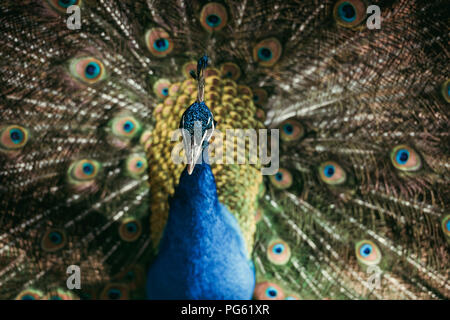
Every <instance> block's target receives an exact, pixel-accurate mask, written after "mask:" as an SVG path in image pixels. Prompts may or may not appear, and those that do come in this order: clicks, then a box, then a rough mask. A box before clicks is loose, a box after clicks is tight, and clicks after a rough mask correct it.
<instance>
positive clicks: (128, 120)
mask: <svg viewBox="0 0 450 320" xmlns="http://www.w3.org/2000/svg"><path fill="white" fill-rule="evenodd" d="M111 127H112V132H113V134H114V135H115V136H117V137H121V138H127V139H132V138H134V137H136V136H137V135H138V134H139V133H140V132H141V129H142V127H141V123H140V122H139V121H137V120H136V119H135V118H134V117H132V116H118V117H116V118H114V119H113V121H112V124H111Z"/></svg>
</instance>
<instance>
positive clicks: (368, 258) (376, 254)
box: [355, 240, 381, 266]
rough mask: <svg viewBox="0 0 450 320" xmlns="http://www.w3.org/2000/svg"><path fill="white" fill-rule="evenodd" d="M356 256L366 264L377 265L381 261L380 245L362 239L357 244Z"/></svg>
mask: <svg viewBox="0 0 450 320" xmlns="http://www.w3.org/2000/svg"><path fill="white" fill-rule="evenodd" d="M355 252H356V258H357V259H358V261H359V262H361V263H362V264H364V265H367V266H369V265H375V264H378V263H379V262H380V261H381V252H380V249H379V248H378V246H377V245H376V244H375V243H374V242H372V241H370V240H362V241H360V242H358V243H357V244H356V245H355Z"/></svg>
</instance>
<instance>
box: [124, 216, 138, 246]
mask: <svg viewBox="0 0 450 320" xmlns="http://www.w3.org/2000/svg"><path fill="white" fill-rule="evenodd" d="M141 234H142V227H141V223H140V222H139V221H138V220H136V219H133V218H128V219H125V220H123V221H122V223H121V224H120V227H119V235H120V238H121V239H122V240H123V241H126V242H133V241H136V240H137V239H138V238H139V237H140V236H141Z"/></svg>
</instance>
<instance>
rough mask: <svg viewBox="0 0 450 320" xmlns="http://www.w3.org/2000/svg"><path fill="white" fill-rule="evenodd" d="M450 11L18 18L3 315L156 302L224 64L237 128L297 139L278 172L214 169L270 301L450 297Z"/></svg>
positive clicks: (383, 4) (5, 191) (51, 7)
mask: <svg viewBox="0 0 450 320" xmlns="http://www.w3.org/2000/svg"><path fill="white" fill-rule="evenodd" d="M369 4H373V5H377V6H379V8H380V9H381V18H382V19H381V25H380V29H370V28H368V27H367V25H368V24H369V19H370V14H368V13H367V8H368V6H369ZM70 5H76V6H78V7H79V10H80V17H81V20H80V28H79V29H73V28H68V26H67V23H68V21H67V19H68V17H69V16H70V14H68V13H67V8H68V7H69V6H70ZM446 7H447V9H448V4H446V3H444V2H442V1H437V0H436V1H434V0H430V1H427V2H426V3H424V2H422V1H418V0H417V1H415V0H413V1H410V0H377V1H372V2H371V3H368V1H365V0H345V1H344V0H324V1H277V0H273V1H262V0H258V1H257V0H245V1H233V0H226V1H219V0H218V1H217V2H207V1H185V0H176V1H160V0H155V1H141V0H139V1H113V0H100V1H92V0H69V1H56V0H42V1H38V0H23V1H20V2H18V1H13V0H6V1H1V3H0V12H1V15H0V30H1V33H2V37H0V48H1V49H0V163H1V165H0V179H1V183H0V208H1V209H0V298H1V299H142V298H145V284H146V270H147V269H148V267H149V266H150V265H152V262H153V261H154V259H155V257H156V256H157V255H158V244H159V241H160V239H161V237H162V234H163V231H164V228H165V225H166V221H167V219H168V214H169V203H170V198H171V196H172V195H173V194H174V190H175V187H176V186H177V184H178V182H179V177H180V174H181V172H182V170H183V168H184V165H181V164H179V165H177V164H175V163H174V162H173V161H171V153H172V151H173V148H174V146H175V145H177V141H171V135H172V131H173V130H174V129H177V128H178V125H179V122H180V118H181V115H182V114H183V112H184V110H185V109H186V108H187V107H188V106H189V105H190V104H191V103H192V102H193V101H194V100H195V98H196V97H197V91H196V82H195V80H193V79H190V71H192V70H195V68H196V63H195V62H193V61H195V60H196V59H197V58H198V57H199V56H200V55H202V54H204V53H205V52H206V53H207V54H208V56H209V57H210V66H209V67H208V69H206V79H205V89H206V90H205V102H206V103H207V105H208V106H209V107H210V109H211V111H212V113H213V114H214V118H215V119H216V120H217V129H218V130H220V131H221V132H223V133H224V132H225V131H226V129H232V128H241V129H264V128H266V129H279V138H280V145H279V147H280V159H279V160H280V168H279V170H278V171H277V173H275V174H273V175H269V176H263V175H262V174H261V167H262V164H261V163H259V162H258V163H256V164H250V163H248V162H247V163H245V164H243V165H240V164H227V163H223V164H212V171H213V173H214V177H215V179H216V184H217V191H218V195H219V200H220V202H222V203H223V204H224V205H225V206H226V207H227V208H228V210H229V211H230V212H231V213H232V214H233V215H234V216H235V217H236V218H237V220H238V223H239V226H240V228H241V231H242V233H243V235H244V238H245V241H246V244H247V250H248V251H249V252H248V253H249V256H250V257H251V259H252V261H253V263H254V266H255V272H256V287H255V291H254V298H255V299H448V298H449V297H450V283H449V270H450V268H449V245H450V231H449V230H450V222H449V220H450V216H449V199H450V194H449V190H450V188H449V181H450V179H449V163H450V149H449V145H450V144H449V141H450V140H449V134H448V132H449V125H448V123H449V121H448V114H449V112H448V106H449V102H450V90H449V88H450V79H449V74H450V72H449V68H448V66H447V62H448V57H449V50H448V42H449V41H448V40H449V38H448V32H447V31H448V27H447V20H448V17H447V12H448V10H447V9H445V8H446ZM366 22H367V23H366ZM212 146H218V142H212ZM225 147H226V148H225V150H226V149H227V148H232V147H233V148H234V147H235V144H234V143H233V144H232V145H231V146H230V145H226V146H225ZM212 149H214V148H212ZM213 152H214V151H212V153H213ZM246 152H248V145H246ZM235 155H236V156H238V155H237V154H235ZM69 266H78V267H79V268H80V270H81V289H74V290H71V289H69V288H68V287H67V284H66V281H67V279H68V277H69V274H68V273H67V268H68V267H69Z"/></svg>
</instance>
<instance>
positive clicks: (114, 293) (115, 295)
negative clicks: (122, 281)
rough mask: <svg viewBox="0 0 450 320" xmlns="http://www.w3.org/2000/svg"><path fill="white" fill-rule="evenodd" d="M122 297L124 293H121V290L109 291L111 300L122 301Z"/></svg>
mask: <svg viewBox="0 0 450 320" xmlns="http://www.w3.org/2000/svg"><path fill="white" fill-rule="evenodd" d="M120 297H122V293H121V292H120V290H118V289H110V290H109V291H108V298H109V299H111V300H117V299H120Z"/></svg>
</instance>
